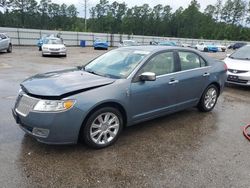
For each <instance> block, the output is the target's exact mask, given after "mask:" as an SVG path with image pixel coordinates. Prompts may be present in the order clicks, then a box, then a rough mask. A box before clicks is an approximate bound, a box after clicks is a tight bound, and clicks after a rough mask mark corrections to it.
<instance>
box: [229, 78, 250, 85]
mask: <svg viewBox="0 0 250 188" xmlns="http://www.w3.org/2000/svg"><path fill="white" fill-rule="evenodd" d="M227 80H228V81H230V82H235V83H241V84H246V83H247V82H248V80H242V79H237V80H236V79H231V78H227Z"/></svg>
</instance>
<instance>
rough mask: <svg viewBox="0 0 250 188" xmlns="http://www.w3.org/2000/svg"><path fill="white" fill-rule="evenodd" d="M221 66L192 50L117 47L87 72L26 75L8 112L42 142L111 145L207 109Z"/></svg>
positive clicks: (217, 89) (217, 90)
mask: <svg viewBox="0 0 250 188" xmlns="http://www.w3.org/2000/svg"><path fill="white" fill-rule="evenodd" d="M226 71H227V68H226V66H225V64H224V63H223V62H222V61H218V60H214V59H211V58H209V57H207V56H206V55H204V54H202V53H200V52H198V51H196V50H192V49H186V48H182V47H165V46H133V47H123V48H117V49H115V50H112V51H110V52H107V53H105V54H103V55H101V56H99V57H98V58H96V59H94V60H92V61H91V62H90V63H88V64H87V65H85V66H79V67H77V68H73V69H67V70H61V71H54V72H48V73H44V74H38V75H35V76H32V77H30V78H28V79H26V80H24V81H23V82H22V83H21V89H20V91H19V94H18V97H17V100H16V103H15V106H14V108H13V110H12V112H13V116H14V118H15V119H16V122H17V123H18V124H19V125H20V127H21V129H23V130H24V131H25V132H26V133H27V134H29V135H31V136H33V137H34V138H36V139H37V140H38V141H40V142H43V143H48V144H72V143H77V142H78V140H83V141H85V143H86V144H87V145H89V146H91V147H94V148H103V147H107V146H109V145H111V144H113V143H114V142H115V141H116V140H117V138H118V137H119V134H120V133H121V131H122V129H123V127H125V126H130V125H134V124H137V123H139V122H143V121H147V120H150V119H154V118H157V117H160V116H164V115H166V114H170V113H174V112H177V111H180V110H183V109H186V108H190V107H198V109H199V110H201V111H203V112H208V111H211V110H212V109H213V108H214V107H215V105H216V102H217V98H218V97H219V95H220V94H221V92H222V91H223V87H224V83H225V80H226Z"/></svg>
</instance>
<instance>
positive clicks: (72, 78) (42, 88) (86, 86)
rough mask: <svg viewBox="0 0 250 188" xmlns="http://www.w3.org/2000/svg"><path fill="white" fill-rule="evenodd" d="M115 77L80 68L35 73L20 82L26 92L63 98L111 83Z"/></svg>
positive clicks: (39, 95)
mask: <svg viewBox="0 0 250 188" xmlns="http://www.w3.org/2000/svg"><path fill="white" fill-rule="evenodd" d="M114 81H115V79H111V78H106V77H102V76H98V75H94V74H91V73H88V72H85V71H83V70H80V69H77V68H76V69H68V70H62V71H54V72H48V73H44V74H37V75H35V76H32V77H30V78H28V79H26V80H24V81H23V82H22V83H21V87H22V89H23V90H24V92H26V93H27V94H30V95H33V96H38V97H41V98H43V97H45V98H46V97H54V98H60V99H61V98H64V97H67V96H70V95H73V94H77V93H80V92H83V91H86V90H90V89H94V88H97V87H102V86H105V85H109V84H112V83H113V82H114Z"/></svg>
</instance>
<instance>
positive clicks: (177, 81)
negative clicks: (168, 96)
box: [168, 79, 179, 85]
mask: <svg viewBox="0 0 250 188" xmlns="http://www.w3.org/2000/svg"><path fill="white" fill-rule="evenodd" d="M177 83H179V80H174V79H171V80H170V82H168V84H170V85H171V84H177Z"/></svg>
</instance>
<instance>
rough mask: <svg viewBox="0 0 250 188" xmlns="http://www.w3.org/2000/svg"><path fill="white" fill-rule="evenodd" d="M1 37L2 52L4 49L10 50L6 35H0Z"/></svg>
mask: <svg viewBox="0 0 250 188" xmlns="http://www.w3.org/2000/svg"><path fill="white" fill-rule="evenodd" d="M0 37H1V39H2V40H1V50H3V49H7V48H8V45H9V44H8V38H7V37H6V36H5V35H3V34H0Z"/></svg>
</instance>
